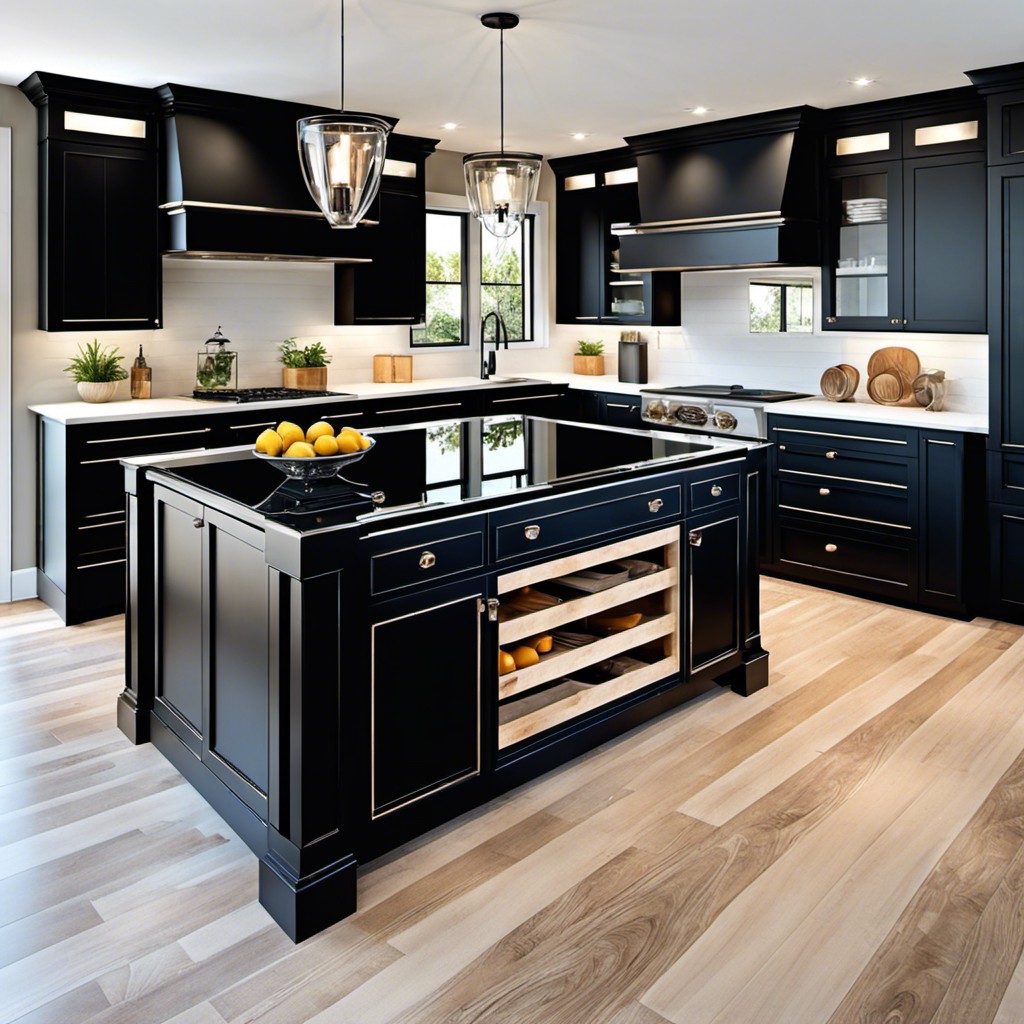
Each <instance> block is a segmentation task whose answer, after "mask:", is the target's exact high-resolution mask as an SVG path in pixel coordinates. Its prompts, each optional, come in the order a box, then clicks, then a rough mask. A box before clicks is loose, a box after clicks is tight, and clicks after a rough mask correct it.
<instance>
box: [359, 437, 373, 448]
mask: <svg viewBox="0 0 1024 1024" xmlns="http://www.w3.org/2000/svg"><path fill="white" fill-rule="evenodd" d="M371 444H373V442H372V441H371V440H370V439H369V438H368V437H363V435H362V434H360V435H359V447H360V448H361V449H362V450H363V451H364V452H365V451H366V449H367V448H369V447H370V445H371Z"/></svg>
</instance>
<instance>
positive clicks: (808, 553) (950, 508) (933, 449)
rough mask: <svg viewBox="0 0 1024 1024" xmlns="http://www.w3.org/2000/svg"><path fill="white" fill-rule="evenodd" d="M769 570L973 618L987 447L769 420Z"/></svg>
mask: <svg viewBox="0 0 1024 1024" xmlns="http://www.w3.org/2000/svg"><path fill="white" fill-rule="evenodd" d="M770 432H771V440H772V441H774V442H775V445H774V448H773V450H772V508H771V518H772V521H773V543H772V553H771V556H770V560H769V563H768V565H766V566H765V568H766V569H767V571H769V572H772V573H775V574H777V575H782V576H786V577H788V578H792V579H801V580H807V581H809V582H814V583H820V584H824V585H825V586H831V587H835V588H837V589H841V590H849V591H851V592H854V593H860V594H865V595H868V596H874V597H881V598H885V599H889V600H893V601H898V602H900V603H903V604H911V605H917V606H920V607H922V608H927V609H930V610H935V611H940V612H946V613H948V614H950V615H957V616H965V615H969V614H973V613H974V610H975V609H976V607H977V603H978V600H979V590H980V588H979V586H978V584H979V583H980V582H981V580H980V577H981V576H982V575H983V573H982V572H981V571H980V570H979V564H980V563H981V562H982V558H981V538H982V536H983V530H984V527H983V524H982V522H981V517H982V507H983V495H984V486H983V479H984V476H983V475H984V462H983V443H984V442H983V438H982V437H981V436H980V435H975V434H960V433H956V432H952V431H943V430H926V429H917V428H909V427H896V426H889V425H883V424H877V423H849V422H845V421H841V420H831V419H829V420H817V419H810V418H804V417H785V416H777V415H773V416H771V418H770Z"/></svg>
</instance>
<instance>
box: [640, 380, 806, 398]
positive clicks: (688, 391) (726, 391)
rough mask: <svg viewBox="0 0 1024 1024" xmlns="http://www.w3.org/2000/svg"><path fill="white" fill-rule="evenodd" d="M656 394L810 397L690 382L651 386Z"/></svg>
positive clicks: (724, 396) (698, 396)
mask: <svg viewBox="0 0 1024 1024" xmlns="http://www.w3.org/2000/svg"><path fill="white" fill-rule="evenodd" d="M652 391H653V392H654V393H655V394H658V395H693V396H694V397H695V398H745V399H747V400H748V401H752V402H788V401H789V400H790V399H793V398H810V397H811V396H810V395H805V394H802V393H801V392H799V391H769V390H766V389H765V388H745V387H744V386H743V385H742V384H692V385H685V386H683V387H677V388H653V389H652Z"/></svg>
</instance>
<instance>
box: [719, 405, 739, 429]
mask: <svg viewBox="0 0 1024 1024" xmlns="http://www.w3.org/2000/svg"><path fill="white" fill-rule="evenodd" d="M715 426H716V427H718V429H719V430H735V429H736V417H735V416H733V414H732V413H731V412H726V411H725V410H724V409H723V410H719V411H718V412H716V413H715Z"/></svg>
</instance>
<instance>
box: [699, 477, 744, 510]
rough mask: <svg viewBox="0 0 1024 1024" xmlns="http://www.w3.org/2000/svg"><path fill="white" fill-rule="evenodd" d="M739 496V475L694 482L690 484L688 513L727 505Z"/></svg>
mask: <svg viewBox="0 0 1024 1024" xmlns="http://www.w3.org/2000/svg"><path fill="white" fill-rule="evenodd" d="M739 496H740V475H739V473H726V474H723V475H722V476H713V477H708V479H706V480H695V481H694V482H693V483H691V484H690V511H691V512H702V511H704V510H705V509H709V508H715V507H716V506H718V505H728V504H729V503H730V502H733V501H736V499H737V498H738V497H739Z"/></svg>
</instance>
